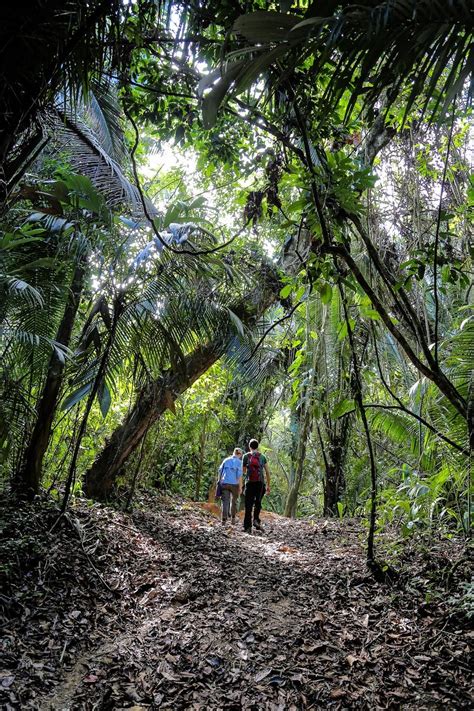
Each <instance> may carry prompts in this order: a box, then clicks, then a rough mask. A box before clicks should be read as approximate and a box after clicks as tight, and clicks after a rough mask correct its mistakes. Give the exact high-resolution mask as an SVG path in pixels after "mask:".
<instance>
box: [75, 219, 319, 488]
mask: <svg viewBox="0 0 474 711" xmlns="http://www.w3.org/2000/svg"><path fill="white" fill-rule="evenodd" d="M309 240H310V235H309V233H305V234H304V235H302V234H299V235H298V238H297V239H296V240H295V243H294V244H290V245H287V246H286V248H285V251H284V254H283V255H282V257H281V259H280V262H279V265H280V267H281V268H282V269H283V270H284V271H285V272H286V273H287V274H292V273H296V272H297V271H299V269H300V268H301V256H300V255H301V254H303V255H304V254H305V252H307V250H308V248H309ZM257 272H258V273H259V285H258V286H257V287H256V288H255V289H253V290H252V291H251V292H249V293H248V294H246V295H245V297H244V298H242V300H241V301H239V303H237V304H236V305H235V306H234V307H233V309H232V310H233V312H234V313H235V314H236V315H237V316H238V317H239V319H240V320H241V321H242V322H243V323H244V324H245V325H250V324H252V323H254V322H255V321H257V320H258V319H259V318H260V317H261V316H262V315H263V314H264V313H265V311H266V310H267V309H268V308H269V306H271V305H272V304H274V303H275V302H276V301H278V298H279V294H280V290H281V287H282V283H281V279H280V276H279V274H278V272H277V270H276V269H275V268H274V267H273V266H272V265H269V264H265V263H264V264H261V265H259V268H257V267H256V269H255V273H257ZM232 336H233V331H231V326H230V325H229V330H228V331H227V332H226V333H224V334H217V335H216V336H215V338H214V339H212V340H210V341H209V342H208V343H207V344H204V345H200V346H197V347H196V349H195V350H194V351H193V352H192V353H190V354H188V355H187V356H186V357H185V367H184V368H179V369H178V367H176V368H169V369H168V370H166V371H165V372H164V373H162V374H161V375H160V377H159V378H157V379H156V380H154V381H152V382H150V383H148V384H147V385H146V386H145V387H144V388H143V389H142V390H141V392H140V393H139V394H138V397H137V399H136V402H135V405H134V406H133V408H132V410H131V412H130V414H129V415H128V417H127V418H126V420H125V421H124V422H123V424H121V425H120V426H119V427H117V429H116V430H115V431H114V433H113V434H112V436H111V438H110V440H109V441H108V442H107V444H106V445H105V447H104V449H103V450H102V451H101V452H100V453H99V455H98V456H97V458H96V460H95V462H94V463H93V464H92V466H91V467H90V469H89V470H88V471H87V472H86V474H85V477H84V485H83V488H84V492H85V493H86V496H88V497H90V498H93V499H102V500H103V499H106V498H108V497H109V496H110V494H111V492H112V489H113V486H114V483H115V481H116V479H117V476H118V475H119V473H120V470H121V469H122V467H123V466H124V464H125V462H126V460H127V458H128V457H129V456H130V454H131V453H132V452H133V451H134V449H135V447H136V446H137V445H138V444H139V443H140V442H141V439H142V437H143V436H144V435H145V434H146V432H147V431H148V429H149V428H150V427H151V425H152V424H154V423H155V422H156V421H157V420H158V419H159V418H160V417H161V415H162V414H163V413H164V412H165V410H166V409H168V408H171V409H173V408H174V404H173V403H174V400H175V399H176V398H177V397H179V396H180V395H182V393H184V392H185V390H187V388H189V387H190V386H191V385H192V384H193V383H194V382H196V380H197V379H198V378H199V377H200V376H201V375H203V374H204V373H205V372H206V371H207V370H209V368H210V367H211V366H212V365H214V363H216V362H217V361H218V360H219V358H221V357H222V356H223V355H224V353H225V351H226V349H227V345H228V343H229V340H230V338H231V337H232Z"/></svg>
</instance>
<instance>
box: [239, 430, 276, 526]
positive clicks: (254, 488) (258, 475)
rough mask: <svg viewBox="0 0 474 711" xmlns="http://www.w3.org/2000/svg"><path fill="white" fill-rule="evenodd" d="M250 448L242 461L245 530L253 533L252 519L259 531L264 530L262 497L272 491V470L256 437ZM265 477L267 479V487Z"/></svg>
mask: <svg viewBox="0 0 474 711" xmlns="http://www.w3.org/2000/svg"><path fill="white" fill-rule="evenodd" d="M249 449H250V451H249V452H247V454H245V455H244V459H243V461H242V465H243V473H244V478H245V519H244V531H245V532H246V533H252V520H253V525H254V526H255V528H256V529H257V530H259V531H263V527H262V524H261V522H260V511H261V508H262V499H263V496H264V494H265V492H266V493H267V494H269V493H270V471H269V469H268V464H267V459H266V457H265V456H264V455H263V454H261V452H259V451H258V442H257V440H256V439H251V440H250V442H249ZM264 472H265V475H264ZM265 478H266V480H267V485H266V487H265ZM252 511H253V515H252Z"/></svg>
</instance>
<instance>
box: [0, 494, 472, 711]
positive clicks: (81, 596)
mask: <svg viewBox="0 0 474 711" xmlns="http://www.w3.org/2000/svg"><path fill="white" fill-rule="evenodd" d="M209 509H212V507H209V506H207V507H206V506H199V505H196V504H190V503H186V502H185V501H181V500H177V499H165V498H164V497H160V496H155V497H152V496H148V495H147V496H146V497H143V498H142V499H141V502H140V507H139V508H137V509H136V510H135V511H134V513H133V514H131V515H126V514H124V513H121V512H119V511H116V510H114V509H112V508H108V507H105V506H99V505H94V506H88V505H87V503H86V502H83V501H77V502H76V503H75V505H74V506H73V507H72V508H71V510H70V512H69V513H68V515H67V517H66V518H63V519H61V521H60V522H59V523H57V524H56V525H55V521H56V519H57V511H56V508H55V507H54V506H53V505H52V504H51V503H47V502H37V503H35V504H30V505H28V506H24V507H20V508H18V507H15V506H13V505H12V504H11V503H9V502H8V501H7V502H3V507H2V512H3V516H2V518H3V520H4V521H3V522H4V532H5V539H4V543H3V547H4V551H3V554H5V553H6V554H7V555H8V556H9V557H8V558H7V560H9V561H10V563H9V564H8V565H7V566H6V568H5V570H6V573H7V576H6V581H5V582H6V588H5V590H6V592H5V594H4V595H2V596H1V598H0V601H1V603H2V607H3V615H4V626H3V637H4V640H5V642H4V654H3V662H2V673H1V677H0V690H1V692H2V693H3V697H4V698H3V699H2V703H3V704H4V705H3V706H2V708H5V709H6V710H7V711H8V709H17V708H21V709H40V710H41V711H43V710H47V709H85V710H92V709H100V710H102V709H125V708H127V709H134V710H135V711H140V710H141V709H173V710H177V709H196V710H198V709H236V710H237V709H255V710H259V711H260V710H261V709H262V710H263V709H265V710H267V709H268V710H269V711H280V710H281V711H284V710H286V709H288V710H292V709H295V710H296V709H351V708H354V709H367V708H373V709H392V708H393V709H397V708H402V709H430V710H431V709H441V708H443V709H461V708H468V707H469V706H470V703H471V702H472V697H471V696H470V692H471V691H472V677H471V676H470V671H469V669H470V666H469V657H468V655H469V647H470V643H472V641H473V637H474V633H473V632H472V631H469V626H468V619H467V616H466V614H465V612H463V610H462V605H461V604H460V601H461V600H462V598H461V597H460V595H461V592H462V589H463V588H462V585H463V584H464V583H463V581H465V580H466V579H469V572H470V571H469V570H468V568H469V565H470V563H469V557H468V555H467V550H466V548H465V546H464V544H462V542H460V541H458V542H456V541H449V542H448V541H441V540H439V541H437V542H434V543H431V544H430V548H429V549H428V548H426V549H424V548H423V546H422V545H421V544H420V543H418V544H417V545H416V546H415V545H413V544H410V545H408V546H406V547H405V548H404V550H403V553H402V555H401V556H400V557H399V559H398V562H397V563H398V568H399V569H400V570H401V571H402V573H401V575H400V576H399V578H398V579H397V581H396V582H395V583H394V584H392V585H385V584H379V583H376V582H375V581H374V579H373V578H372V577H371V576H370V574H368V572H367V570H366V567H365V559H364V547H363V536H364V532H363V531H362V529H361V527H360V524H359V523H358V522H356V521H352V520H349V521H334V520H330V521H327V520H315V521H306V522H303V521H296V522H295V521H289V520H287V519H284V518H282V517H278V516H275V515H271V514H270V515H267V517H266V518H265V532H264V533H263V534H261V535H260V534H259V535H253V536H249V535H247V534H245V533H244V532H243V531H242V527H241V523H240V524H239V525H237V526H236V527H235V528H231V527H230V526H229V527H223V526H222V525H221V524H220V522H219V521H218V519H217V518H216V517H215V515H213V511H212V510H209ZM52 527H54V528H53V530H51V528H52ZM389 544H390V542H388V543H387V542H386V545H389ZM3 559H5V557H4V556H3ZM464 600H465V599H464Z"/></svg>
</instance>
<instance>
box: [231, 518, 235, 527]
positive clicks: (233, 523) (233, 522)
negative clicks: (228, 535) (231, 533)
mask: <svg viewBox="0 0 474 711" xmlns="http://www.w3.org/2000/svg"><path fill="white" fill-rule="evenodd" d="M231 524H232V526H235V518H233V519H232V521H231Z"/></svg>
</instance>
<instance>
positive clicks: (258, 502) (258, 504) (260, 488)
mask: <svg viewBox="0 0 474 711" xmlns="http://www.w3.org/2000/svg"><path fill="white" fill-rule="evenodd" d="M256 489H257V491H256V493H255V509H254V512H253V520H254V522H255V523H258V524H260V511H261V510H262V499H263V492H264V491H265V484H261V483H260V482H259V483H258V484H257V487H256Z"/></svg>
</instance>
